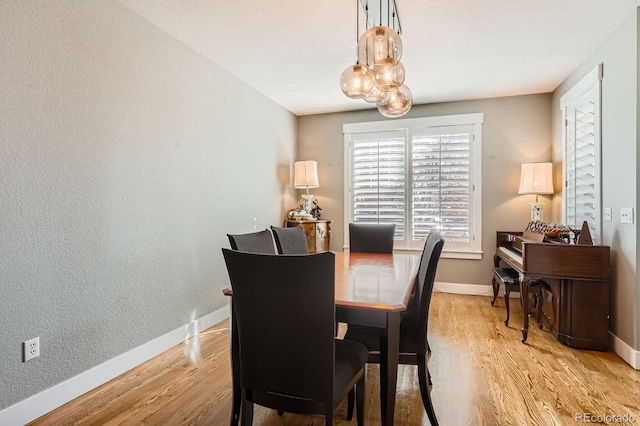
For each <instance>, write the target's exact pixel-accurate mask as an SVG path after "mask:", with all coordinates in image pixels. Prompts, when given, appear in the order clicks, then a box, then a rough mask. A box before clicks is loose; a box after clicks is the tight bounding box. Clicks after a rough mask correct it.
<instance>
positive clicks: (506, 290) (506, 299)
mask: <svg viewBox="0 0 640 426" xmlns="http://www.w3.org/2000/svg"><path fill="white" fill-rule="evenodd" d="M509 294H511V291H509V286H508V285H505V286H504V306H505V307H506V308H507V319H506V320H504V325H505V326H507V327H509V316H510V313H509Z"/></svg>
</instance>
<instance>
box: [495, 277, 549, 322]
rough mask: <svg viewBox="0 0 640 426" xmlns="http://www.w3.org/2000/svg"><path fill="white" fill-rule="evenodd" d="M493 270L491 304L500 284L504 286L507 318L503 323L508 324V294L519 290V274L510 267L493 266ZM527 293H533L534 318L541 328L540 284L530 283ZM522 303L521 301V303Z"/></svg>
mask: <svg viewBox="0 0 640 426" xmlns="http://www.w3.org/2000/svg"><path fill="white" fill-rule="evenodd" d="M491 272H493V279H492V280H491V285H492V287H493V300H492V301H491V306H493V305H494V303H495V302H496V299H497V297H498V291H499V290H500V286H504V305H505V308H506V309H507V319H505V320H504V325H505V326H507V327H508V326H509V295H510V294H511V292H512V291H515V292H518V293H519V292H520V276H519V274H518V272H517V271H516V270H515V269H511V268H498V267H495V268H493V269H492V270H491ZM529 294H533V296H534V303H533V304H532V305H531V306H532V309H533V310H534V311H535V312H534V313H535V315H536V320H537V321H538V326H539V327H540V328H542V322H541V312H542V291H541V289H540V286H537V285H532V286H530V287H529ZM521 304H522V303H521Z"/></svg>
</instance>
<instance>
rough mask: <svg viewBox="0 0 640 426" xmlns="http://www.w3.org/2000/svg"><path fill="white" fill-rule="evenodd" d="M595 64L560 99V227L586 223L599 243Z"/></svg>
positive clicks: (598, 69) (599, 74)
mask: <svg viewBox="0 0 640 426" xmlns="http://www.w3.org/2000/svg"><path fill="white" fill-rule="evenodd" d="M601 79H602V65H598V66H597V67H596V68H594V69H593V70H592V71H591V72H590V73H589V74H587V75H586V76H585V77H584V78H583V79H582V80H580V82H578V83H577V84H576V85H575V86H574V87H572V88H571V89H570V90H569V91H568V92H567V93H566V94H565V95H564V96H562V98H561V99H560V108H561V109H562V119H563V121H562V122H563V123H564V131H563V135H562V136H563V161H562V164H563V175H564V191H563V196H562V201H563V203H562V204H563V218H562V220H563V224H565V225H568V226H570V227H571V228H574V229H576V228H577V229H580V228H581V227H582V224H583V223H584V222H585V221H586V222H587V224H588V225H589V231H590V233H591V237H592V238H593V241H594V243H599V242H600V235H601V232H602V231H601V230H602V224H601V211H602V207H601V196H600V191H601V190H600V169H601V167H600V81H601Z"/></svg>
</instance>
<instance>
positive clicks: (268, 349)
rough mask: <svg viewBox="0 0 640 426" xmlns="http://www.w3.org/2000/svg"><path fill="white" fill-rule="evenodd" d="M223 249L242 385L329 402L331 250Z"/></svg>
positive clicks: (332, 310) (331, 371)
mask: <svg viewBox="0 0 640 426" xmlns="http://www.w3.org/2000/svg"><path fill="white" fill-rule="evenodd" d="M222 252H223V255H224V259H225V262H226V265H227V271H228V273H229V278H230V280H231V287H232V289H233V305H234V308H235V319H236V321H237V322H236V324H237V325H238V338H239V347H240V371H242V375H241V376H242V377H241V384H242V387H243V388H245V389H254V390H261V391H267V392H276V393H285V394H289V395H296V396H298V397H301V398H309V399H313V400H325V401H327V400H328V401H331V400H332V398H333V380H334V352H335V342H334V320H335V299H334V292H335V288H334V287H335V255H334V254H333V253H331V252H324V253H318V254H308V255H306V256H300V255H291V256H289V255H278V256H271V255H264V254H253V253H244V252H239V251H233V250H229V249H224V248H223V249H222ZM265 281H272V282H269V285H265Z"/></svg>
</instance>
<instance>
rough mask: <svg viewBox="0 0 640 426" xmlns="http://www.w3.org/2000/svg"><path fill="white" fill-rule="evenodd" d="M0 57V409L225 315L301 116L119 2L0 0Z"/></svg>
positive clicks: (276, 209) (269, 220)
mask: <svg viewBox="0 0 640 426" xmlns="http://www.w3.org/2000/svg"><path fill="white" fill-rule="evenodd" d="M0 52H2V55H1V56H2V65H0V200H1V203H0V205H1V208H0V253H1V255H0V277H1V278H0V280H1V284H0V287H1V297H0V324H1V325H0V372H1V373H0V375H1V376H2V380H0V410H2V409H3V408H5V407H8V406H10V405H12V404H15V403H16V402H18V401H21V400H23V399H24V398H26V397H29V396H31V395H34V394H36V393H38V392H40V391H43V390H45V389H48V388H51V387H52V386H53V385H56V384H58V383H60V382H62V381H65V380H67V379H69V378H71V377H73V376H76V375H77V374H79V373H81V372H85V371H87V370H89V369H91V368H92V367H95V366H96V365H99V364H101V363H103V362H105V361H107V360H109V359H112V358H113V357H115V356H117V355H120V354H124V353H126V352H127V351H129V350H131V349H133V348H136V347H138V346H140V345H142V344H144V343H146V342H149V341H150V340H152V339H154V338H157V337H159V336H162V335H163V334H164V333H167V332H169V331H173V330H178V329H180V328H181V327H184V326H185V325H186V324H188V323H190V322H191V321H193V320H194V319H197V318H199V317H201V316H203V315H205V314H208V313H211V312H213V311H215V310H217V309H221V308H222V309H224V307H225V306H226V305H227V304H228V300H227V298H226V297H224V296H223V295H222V289H223V288H225V287H226V286H228V277H227V274H226V269H225V267H224V262H223V259H222V254H221V252H220V248H221V247H225V246H228V242H227V239H226V235H225V234H226V233H227V232H247V231H251V230H253V229H264V228H265V227H267V226H269V225H271V224H277V223H280V221H281V219H282V217H283V215H284V213H285V211H286V208H290V206H291V204H292V203H293V202H294V201H293V191H292V190H291V189H290V188H291V187H290V184H289V178H288V171H289V170H290V166H291V162H292V161H293V159H294V157H295V150H294V148H295V136H296V117H295V116H294V115H293V114H291V113H289V112H288V111H286V110H284V109H283V108H281V107H280V106H278V105H276V104H275V103H274V102H272V101H270V100H268V99H267V98H265V97H264V96H262V95H261V94H259V93H258V92H257V91H255V90H253V89H251V88H250V87H248V86H247V85H246V84H244V83H242V82H241V81H239V80H238V79H237V78H235V77H233V76H231V75H230V74H228V73H227V72H226V71H224V70H223V69H221V68H219V67H218V66H216V65H214V64H212V63H211V62H209V61H208V60H206V59H204V58H203V57H202V56H200V55H198V54H196V53H195V52H194V51H192V50H191V49H189V48H187V47H185V46H184V45H183V44H182V43H180V42H178V41H177V40H175V39H174V38H172V37H170V36H169V35H167V34H166V33H164V32H162V31H160V30H159V29H158V28H157V27H156V26H154V25H153V24H151V23H149V22H148V21H145V20H144V19H142V18H141V17H140V16H139V15H137V14H136V13H134V12H132V11H131V10H129V9H127V8H126V7H124V6H123V5H122V4H120V3H118V2H116V1H111V0H102V1H90V2H84V1H79V0H74V1H72V0H56V1H38V2H32V1H4V2H2V12H1V13H0ZM187 333H188V330H186V329H185V337H186V335H187ZM36 336H39V337H40V342H41V356H40V358H37V359H35V360H33V361H29V362H26V363H22V362H21V352H22V350H21V343H22V342H23V341H24V340H27V339H30V338H33V337H36Z"/></svg>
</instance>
